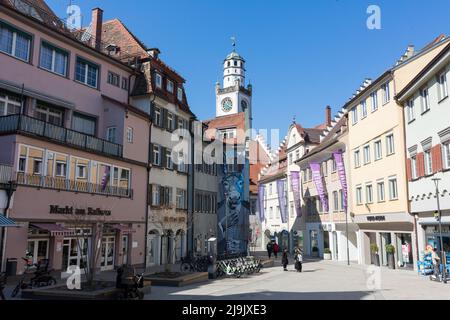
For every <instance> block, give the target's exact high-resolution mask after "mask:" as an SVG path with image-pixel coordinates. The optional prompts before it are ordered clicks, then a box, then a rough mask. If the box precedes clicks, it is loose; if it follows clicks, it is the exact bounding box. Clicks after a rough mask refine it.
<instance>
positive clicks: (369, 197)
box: [366, 184, 373, 204]
mask: <svg viewBox="0 0 450 320" xmlns="http://www.w3.org/2000/svg"><path fill="white" fill-rule="evenodd" d="M366 203H368V204H370V203H373V186H372V184H367V185H366Z"/></svg>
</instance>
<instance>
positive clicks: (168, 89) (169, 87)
mask: <svg viewBox="0 0 450 320" xmlns="http://www.w3.org/2000/svg"><path fill="white" fill-rule="evenodd" d="M173 89H174V87H173V82H172V81H170V80H167V87H166V90H167V91H169V92H170V93H173Z"/></svg>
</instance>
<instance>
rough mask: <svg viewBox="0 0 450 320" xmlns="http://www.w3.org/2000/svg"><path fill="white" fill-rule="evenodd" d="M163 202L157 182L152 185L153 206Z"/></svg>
mask: <svg viewBox="0 0 450 320" xmlns="http://www.w3.org/2000/svg"><path fill="white" fill-rule="evenodd" d="M160 204H161V194H160V187H159V186H158V185H156V184H153V185H152V206H159V205H160Z"/></svg>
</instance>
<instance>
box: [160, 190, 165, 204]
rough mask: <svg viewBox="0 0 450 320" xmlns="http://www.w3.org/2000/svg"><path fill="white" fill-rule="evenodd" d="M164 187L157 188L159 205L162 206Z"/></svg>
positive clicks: (163, 202)
mask: <svg viewBox="0 0 450 320" xmlns="http://www.w3.org/2000/svg"><path fill="white" fill-rule="evenodd" d="M164 191H165V190H164V187H161V186H159V205H164V204H166V203H165V201H164V200H165V198H164V193H165V192H164Z"/></svg>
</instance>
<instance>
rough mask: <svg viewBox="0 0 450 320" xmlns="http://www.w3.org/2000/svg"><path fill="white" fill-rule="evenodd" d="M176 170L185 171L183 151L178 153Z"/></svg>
mask: <svg viewBox="0 0 450 320" xmlns="http://www.w3.org/2000/svg"><path fill="white" fill-rule="evenodd" d="M178 171H179V172H187V166H186V161H185V159H184V153H183V152H179V153H178Z"/></svg>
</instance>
